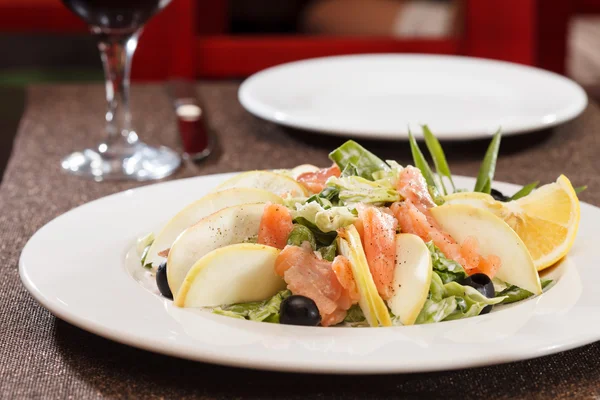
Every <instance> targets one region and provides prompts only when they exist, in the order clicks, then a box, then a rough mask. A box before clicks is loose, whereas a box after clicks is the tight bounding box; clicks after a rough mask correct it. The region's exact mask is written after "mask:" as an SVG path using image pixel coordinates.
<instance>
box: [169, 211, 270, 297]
mask: <svg viewBox="0 0 600 400" xmlns="http://www.w3.org/2000/svg"><path fill="white" fill-rule="evenodd" d="M264 209H265V205H264V204H263V203H259V204H242V205H238V206H232V207H227V208H224V209H222V210H220V211H217V212H216V213H214V214H211V215H209V216H208V217H206V218H203V219H202V220H200V222H198V223H197V224H195V225H192V226H190V227H189V228H187V229H186V230H185V231H183V232H182V233H181V235H179V237H178V238H177V239H176V240H175V242H173V245H172V246H171V250H170V251H169V257H168V259H167V280H168V281H169V287H170V288H171V292H172V293H173V296H177V292H178V291H179V288H180V287H181V284H182V283H183V281H184V279H185V277H186V275H187V274H188V272H189V270H190V268H192V266H193V265H194V264H195V263H196V261H198V260H199V259H201V258H202V257H204V256H205V255H206V254H208V253H209V252H211V251H213V250H216V249H218V248H221V247H224V246H228V245H230V244H237V243H243V242H246V241H248V240H250V239H252V238H253V237H256V236H257V235H258V228H259V226H260V220H261V218H262V215H263V212H264Z"/></svg>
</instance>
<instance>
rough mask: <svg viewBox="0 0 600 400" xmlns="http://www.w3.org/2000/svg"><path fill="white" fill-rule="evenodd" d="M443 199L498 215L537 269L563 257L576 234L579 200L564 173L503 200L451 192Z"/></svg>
mask: <svg viewBox="0 0 600 400" xmlns="http://www.w3.org/2000/svg"><path fill="white" fill-rule="evenodd" d="M444 200H445V201H446V204H469V205H471V206H474V207H478V208H483V209H486V210H488V211H491V212H492V213H494V214H496V215H497V216H499V217H500V218H502V219H503V220H504V221H505V222H506V223H507V224H508V225H509V226H510V227H511V228H512V229H513V230H514V231H515V232H516V233H517V234H518V235H519V237H520V238H521V240H523V242H524V243H525V246H527V249H528V250H529V253H530V254H531V257H532V258H533V262H534V265H535V267H536V269H537V270H538V271H541V270H543V269H545V268H548V267H550V266H552V265H554V264H555V263H556V262H557V261H558V260H560V259H561V258H563V257H564V256H565V255H566V254H567V253H568V252H569V250H570V249H571V247H572V246H573V242H574V241H575V237H576V236H577V229H578V227H579V219H580V206H579V199H578V198H577V194H576V193H575V190H574V189H573V186H572V185H571V182H570V181H569V179H567V177H566V176H564V175H561V176H560V177H559V178H558V179H557V180H556V182H554V183H550V184H547V185H544V186H542V187H540V188H539V189H537V190H535V191H534V192H532V193H531V194H529V195H528V196H525V197H523V198H520V199H519V200H515V201H510V202H506V203H503V202H499V201H496V200H494V198H493V197H492V196H490V195H488V194H484V193H473V192H462V193H454V194H451V195H448V196H446V197H445V198H444Z"/></svg>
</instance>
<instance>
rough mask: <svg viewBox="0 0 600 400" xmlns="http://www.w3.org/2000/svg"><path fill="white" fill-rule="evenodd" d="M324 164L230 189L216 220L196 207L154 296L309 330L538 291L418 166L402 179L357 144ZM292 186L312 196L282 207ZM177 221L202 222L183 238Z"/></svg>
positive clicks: (508, 232) (472, 308) (482, 308)
mask: <svg viewBox="0 0 600 400" xmlns="http://www.w3.org/2000/svg"><path fill="white" fill-rule="evenodd" d="M415 146H417V144H416V142H414V141H413V142H411V150H413V155H414V154H415V153H414V148H415ZM417 148H418V146H417ZM330 159H331V161H333V165H332V166H330V167H328V168H322V169H319V168H317V167H314V166H311V165H303V166H302V168H300V167H297V168H296V169H294V170H288V171H286V170H278V172H268V173H265V171H254V172H247V173H244V174H242V175H241V176H238V177H234V178H232V180H230V181H228V182H226V183H225V184H224V185H222V187H223V188H226V189H223V190H222V191H221V192H219V191H217V192H215V193H213V194H211V195H210V198H209V200H207V201H206V204H210V208H211V210H213V209H214V205H215V204H216V203H218V201H219V200H220V199H221V200H222V202H223V204H224V206H223V208H222V209H221V210H220V211H217V212H214V211H211V212H212V214H211V212H208V210H206V211H205V210H196V209H195V208H194V207H204V206H203V204H205V203H204V202H197V203H194V205H192V206H190V207H188V208H187V209H186V210H185V212H184V213H182V214H179V215H180V217H178V218H177V219H175V223H173V224H172V225H173V227H172V229H170V230H167V233H168V236H169V237H172V238H177V239H176V240H175V241H174V242H168V243H165V244H162V242H164V240H163V241H162V242H161V246H163V248H167V247H168V246H167V245H168V244H169V243H172V246H171V250H170V251H169V254H165V255H164V256H166V257H168V258H167V261H168V266H167V265H165V266H164V268H163V265H162V264H161V270H160V271H159V272H160V274H157V279H158V276H161V277H165V278H160V279H165V280H166V281H165V282H162V283H161V285H159V286H160V287H161V288H163V289H164V288H168V289H169V290H171V292H172V293H171V295H172V297H173V299H174V301H175V304H176V305H178V306H183V307H196V306H199V307H211V308H212V309H213V312H215V313H220V314H222V315H227V316H231V317H236V318H242V319H246V320H253V321H261V322H272V323H282V324H294V325H310V326H316V325H321V326H335V325H345V326H390V325H394V324H402V325H407V324H408V325H410V324H424V323H434V322H441V321H447V320H455V319H461V318H467V317H471V316H476V315H479V314H481V313H485V312H489V310H490V309H491V307H492V306H493V305H496V304H499V303H503V302H507V301H509V300H510V299H509V300H507V299H508V296H505V295H504V294H503V292H502V291H500V292H499V293H496V291H495V290H496V288H499V290H506V291H507V293H508V291H509V292H510V294H511V295H512V296H511V299H514V298H519V299H521V298H527V297H529V296H533V295H539V294H540V293H542V287H541V282H540V279H539V275H538V274H537V270H536V269H535V265H534V263H533V260H532V257H531V255H530V253H529V252H528V250H527V248H526V246H525V245H524V243H523V241H522V240H521V239H520V238H519V237H518V235H517V233H516V232H515V231H513V230H512V228H511V227H510V226H509V225H508V224H506V223H505V222H504V221H503V220H502V219H501V218H500V217H498V216H497V215H494V214H493V213H492V212H489V211H486V210H482V209H479V208H477V207H475V206H473V205H468V204H443V203H444V202H445V201H447V200H446V199H447V198H442V196H440V195H439V193H441V190H440V188H439V187H437V186H436V185H437V183H436V178H435V177H434V176H433V175H432V173H431V170H430V169H429V168H424V167H423V160H422V159H421V160H420V161H418V162H415V164H416V165H419V166H421V169H419V168H416V167H413V166H410V165H409V166H406V167H403V166H401V165H399V164H398V163H396V162H394V161H383V160H381V159H380V158H379V157H377V156H376V155H374V154H373V153H371V152H369V151H368V150H367V149H365V148H364V147H362V146H360V145H359V144H358V143H356V142H353V141H348V142H346V143H344V144H343V145H342V146H340V147H339V148H338V149H336V150H334V151H333V152H332V153H331V154H330ZM438 161H439V160H438ZM444 162H445V160H444ZM436 166H437V164H436ZM303 171H308V172H303ZM446 178H448V176H447V175H446ZM488 179H490V178H488ZM442 185H443V184H442ZM484 186H485V185H484ZM290 188H301V189H302V190H296V192H303V194H304V197H302V196H300V197H297V196H296V195H294V196H290V195H285V194H286V193H287V194H289V193H290V190H289V189H290ZM452 188H454V184H452ZM443 191H444V193H447V192H446V189H445V188H444V189H443ZM432 194H433V195H432ZM461 195H462V194H461ZM479 195H480V194H477V196H479ZM225 204H226V205H225ZM207 207H208V206H207ZM181 215H183V216H185V215H207V216H206V217H204V218H203V219H202V220H200V221H199V222H194V224H193V225H192V226H190V227H189V228H187V229H184V230H183V232H182V227H183V224H182V221H180V219H181V218H182V217H181ZM171 230H172V232H171ZM164 235H165V234H163V235H162V236H164ZM490 236H493V238H494V240H489V237H490ZM148 238H149V237H147V238H146V239H145V240H147V241H148V243H150V244H149V245H148V246H151V239H148ZM496 239H498V240H496ZM500 239H501V240H500ZM499 242H502V243H503V245H502V246H500V247H499V246H498V245H497V243H499ZM146 244H147V243H146V242H144V245H146ZM507 248H508V249H507ZM146 250H147V249H146ZM517 253H518V254H517ZM515 254H516V255H517V256H516V257H515V256H514V255H515ZM159 256H160V257H163V256H162V255H161V254H159ZM506 259H510V260H511V262H510V263H509V264H508V265H503V262H502V261H503V260H506ZM515 260H516V262H515ZM142 264H143V265H144V266H147V265H148V264H144V260H143V258H142ZM515 264H518V265H515ZM150 267H151V268H153V266H152V264H150ZM216 277H221V278H219V279H220V280H222V281H223V285H215V284H214V282H216V281H217V280H216V279H217V278H216ZM492 280H493V281H492ZM202 285H205V286H202ZM223 288H227V290H223ZM502 288H504V289H502ZM509 289H510V290H509ZM161 292H163V290H162V289H161ZM515 292H518V294H519V295H518V296H514V293H515ZM165 293H166V289H165ZM510 301H514V300H510Z"/></svg>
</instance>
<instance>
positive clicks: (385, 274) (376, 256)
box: [357, 206, 398, 300]
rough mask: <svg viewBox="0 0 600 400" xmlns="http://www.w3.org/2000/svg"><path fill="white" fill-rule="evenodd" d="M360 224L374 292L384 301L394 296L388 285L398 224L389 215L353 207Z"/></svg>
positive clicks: (391, 272) (392, 271) (392, 267)
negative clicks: (374, 287)
mask: <svg viewBox="0 0 600 400" xmlns="http://www.w3.org/2000/svg"><path fill="white" fill-rule="evenodd" d="M357 210H358V217H359V219H360V221H361V222H362V235H361V239H362V244H363V248H364V250H365V255H366V257H367V263H368V264H369V270H370V271H371V275H372V276H373V280H374V281H375V286H376V287H377V292H378V293H379V295H380V296H381V297H382V298H383V299H384V300H387V299H389V298H390V297H392V295H393V294H394V291H393V287H392V286H393V285H392V282H393V280H394V268H395V265H396V229H397V228H398V221H396V218H394V217H393V216H392V215H391V213H389V214H388V213H387V212H386V211H385V210H383V209H381V208H378V207H372V206H359V207H357Z"/></svg>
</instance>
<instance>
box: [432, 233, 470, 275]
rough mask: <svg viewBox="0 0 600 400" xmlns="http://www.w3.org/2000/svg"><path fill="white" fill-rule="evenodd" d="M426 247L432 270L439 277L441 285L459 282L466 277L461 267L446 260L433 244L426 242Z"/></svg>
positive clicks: (454, 262) (452, 261)
mask: <svg viewBox="0 0 600 400" xmlns="http://www.w3.org/2000/svg"><path fill="white" fill-rule="evenodd" d="M426 245H427V248H428V249H429V253H430V254H431V263H432V265H433V270H434V271H435V272H436V273H437V274H438V275H439V277H440V278H441V279H442V282H443V283H449V282H454V281H460V280H463V279H465V278H466V277H467V276H468V275H467V273H466V272H465V270H464V268H463V267H462V265H460V264H459V263H457V262H456V261H454V260H451V259H449V258H447V257H446V256H445V255H444V253H442V251H441V250H440V249H439V248H438V247H437V246H436V245H435V244H433V242H427V243H426Z"/></svg>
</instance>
